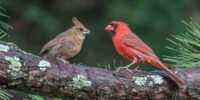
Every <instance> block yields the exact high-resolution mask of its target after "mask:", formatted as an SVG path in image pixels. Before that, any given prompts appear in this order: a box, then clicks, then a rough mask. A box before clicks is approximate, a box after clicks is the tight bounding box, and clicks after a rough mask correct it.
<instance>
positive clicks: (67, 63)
mask: <svg viewBox="0 0 200 100" xmlns="http://www.w3.org/2000/svg"><path fill="white" fill-rule="evenodd" d="M57 59H58V60H59V61H58V64H59V65H63V64H64V65H67V66H68V65H70V64H69V62H68V61H66V60H64V59H62V58H57ZM60 61H62V64H60Z"/></svg>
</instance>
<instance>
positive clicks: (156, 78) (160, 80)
mask: <svg viewBox="0 0 200 100" xmlns="http://www.w3.org/2000/svg"><path fill="white" fill-rule="evenodd" d="M148 77H150V78H152V79H153V81H154V83H155V84H158V85H161V84H162V83H163V82H164V80H163V78H162V77H161V76H160V75H148Z"/></svg>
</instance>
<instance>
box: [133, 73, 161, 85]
mask: <svg viewBox="0 0 200 100" xmlns="http://www.w3.org/2000/svg"><path fill="white" fill-rule="evenodd" d="M132 81H133V82H134V83H135V84H136V85H137V86H145V84H146V85H147V86H153V85H154V84H158V85H161V84H162V83H163V82H164V80H163V78H162V77H161V76H159V75H147V76H138V77H136V76H133V77H132Z"/></svg>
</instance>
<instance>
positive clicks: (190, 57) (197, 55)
mask: <svg viewBox="0 0 200 100" xmlns="http://www.w3.org/2000/svg"><path fill="white" fill-rule="evenodd" d="M183 23H184V24H185V25H186V26H187V28H186V32H185V33H180V34H177V35H173V38H174V39H168V40H169V41H170V42H171V43H172V44H174V45H175V47H167V48H168V49H170V50H172V51H173V52H176V53H177V54H176V55H175V56H165V58H164V60H165V61H168V62H171V63H173V66H174V67H197V66H199V64H200V26H199V24H197V23H195V21H194V20H192V19H191V21H190V22H183Z"/></svg>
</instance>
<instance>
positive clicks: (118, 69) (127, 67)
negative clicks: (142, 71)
mask: <svg viewBox="0 0 200 100" xmlns="http://www.w3.org/2000/svg"><path fill="white" fill-rule="evenodd" d="M134 63H135V62H132V63H130V64H128V65H127V66H125V67H119V68H117V72H119V71H120V70H121V69H126V70H127V71H129V72H131V73H132V71H131V70H130V69H129V67H130V66H132V65H133V64H134Z"/></svg>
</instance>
